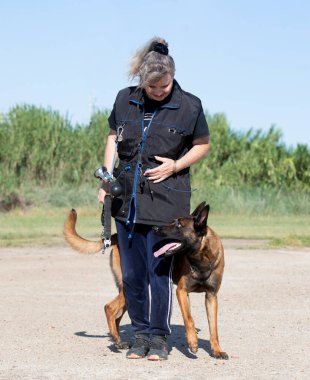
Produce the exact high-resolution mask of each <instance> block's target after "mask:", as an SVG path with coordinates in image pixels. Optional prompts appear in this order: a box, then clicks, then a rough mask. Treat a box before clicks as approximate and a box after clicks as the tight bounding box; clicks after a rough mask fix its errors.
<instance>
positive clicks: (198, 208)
mask: <svg viewBox="0 0 310 380" xmlns="http://www.w3.org/2000/svg"><path fill="white" fill-rule="evenodd" d="M205 204H206V202H201V203H200V205H198V206H197V207H196V208H195V210H194V211H193V212H192V216H197V215H199V213H200V211H201V210H202V209H203V208H204V207H205Z"/></svg>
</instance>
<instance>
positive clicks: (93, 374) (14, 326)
mask: <svg viewBox="0 0 310 380" xmlns="http://www.w3.org/2000/svg"><path fill="white" fill-rule="evenodd" d="M248 243H249V242H248ZM250 245H251V244H250ZM224 247H225V252H226V268H225V274H224V279H223V284H222V287H221V290H220V293H219V336H220V343H221V346H222V349H223V350H225V351H226V352H227V353H228V354H229V356H230V358H229V360H228V361H221V360H216V359H213V358H212V357H210V350H209V347H210V346H209V340H208V339H209V332H208V323H207V318H206V313H205V309H204V296H203V294H191V296H190V299H191V309H192V314H193V317H194V320H195V323H196V327H197V330H198V336H199V347H200V348H199V351H198V354H197V356H195V355H192V354H190V353H189V352H188V351H187V347H186V341H185V337H184V327H183V322H182V317H181V314H180V311H179V307H178V304H177V300H176V297H174V310H173V316H172V335H171V336H170V338H169V343H170V346H171V352H170V355H169V360H168V361H166V362H148V361H147V360H146V359H141V360H128V359H126V358H125V352H124V351H118V350H116V349H115V348H114V347H113V345H112V344H111V342H110V341H109V338H108V336H107V324H106V321H105V317H104V311H103V306H104V304H105V303H107V302H108V301H110V300H111V299H112V298H113V297H114V296H115V295H116V287H115V285H114V283H113V281H112V275H111V273H110V269H109V259H108V257H107V256H106V255H105V256H103V255H101V254H97V255H94V256H83V255H80V254H78V253H76V252H74V251H73V250H72V249H70V248H68V247H65V246H64V247H63V248H61V247H54V248H53V247H49V248H40V247H31V248H1V249H0V285H1V286H0V292H1V304H0V321H1V327H2V328H1V339H0V342H1V351H0V379H5V380H9V379H14V380H19V379H62V380H66V379H111V380H121V379H138V380H139V379H181V378H186V379H203V378H206V379H236V380H240V379H247V380H248V379H268V380H271V379H285V380H292V379H307V380H308V379H310V364H309V361H310V359H309V358H310V355H309V354H310V350H309V348H310V297H309V294H310V275H309V273H310V249H305V248H304V249H277V250H267V249H253V248H247V247H246V245H244V244H241V242H236V241H228V240H227V241H224ZM240 248H241V249H240ZM121 331H122V336H123V337H124V338H125V339H126V338H129V337H130V336H131V332H130V325H129V319H128V316H127V314H126V315H125V316H124V318H123V321H122V327H121Z"/></svg>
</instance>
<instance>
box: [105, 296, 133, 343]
mask: <svg viewBox="0 0 310 380" xmlns="http://www.w3.org/2000/svg"><path fill="white" fill-rule="evenodd" d="M104 311H105V314H106V318H107V322H108V326H109V331H110V336H111V338H112V340H113V342H114V343H115V345H116V347H117V348H120V349H127V348H129V344H128V342H122V341H121V338H120V335H119V324H120V322H121V319H122V317H123V315H124V314H125V312H126V304H125V296H124V293H123V290H121V291H120V293H119V294H118V296H117V297H115V298H114V299H113V300H112V301H111V302H109V303H107V304H106V305H105V307H104Z"/></svg>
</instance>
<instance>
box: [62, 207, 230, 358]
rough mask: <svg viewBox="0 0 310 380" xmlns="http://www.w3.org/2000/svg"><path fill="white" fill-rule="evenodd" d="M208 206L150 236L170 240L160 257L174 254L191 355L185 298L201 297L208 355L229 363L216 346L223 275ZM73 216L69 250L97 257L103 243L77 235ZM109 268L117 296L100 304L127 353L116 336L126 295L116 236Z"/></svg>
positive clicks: (192, 335)
mask: <svg viewBox="0 0 310 380" xmlns="http://www.w3.org/2000/svg"><path fill="white" fill-rule="evenodd" d="M208 214H209V205H205V202H203V203H201V204H200V205H199V206H198V207H197V208H196V209H195V211H194V212H193V213H192V214H191V215H190V216H187V217H183V218H178V219H176V220H175V221H174V222H173V223H171V224H169V225H166V226H162V227H154V231H155V232H156V233H157V234H159V235H161V236H163V237H165V238H167V239H169V241H170V243H169V244H167V245H165V246H164V247H163V248H161V249H160V250H159V251H157V252H155V253H154V254H155V255H156V256H159V255H166V256H167V255H175V258H174V266H173V276H172V277H173V282H174V284H176V285H177V290H176V293H177V298H178V302H179V305H180V309H181V312H182V316H183V319H184V325H185V331H186V338H187V343H188V347H189V349H190V351H191V352H193V353H196V352H197V350H198V339H197V332H196V329H195V324H194V321H193V318H192V316H191V313H190V309H189V299H188V294H189V293H191V292H197V293H202V292H204V293H205V305H206V311H207V316H208V321H209V331H210V344H211V350H212V354H213V356H214V357H215V358H218V359H228V355H227V354H226V352H223V351H222V350H221V348H220V345H219V340H218V332H217V305H218V303H217V292H218V290H219V288H220V285H221V281H222V276H223V271H224V249H223V246H222V243H221V240H220V238H219V237H218V235H217V234H216V233H215V232H214V231H213V230H212V229H211V228H210V227H208V226H207V219H208ZM76 218H77V215H76V212H75V210H72V211H71V212H70V214H69V216H68V218H67V220H66V222H65V226H64V236H65V239H66V240H67V242H68V243H69V245H70V246H71V247H72V248H73V249H75V250H77V251H79V252H81V253H88V254H91V253H96V252H98V251H100V250H101V249H102V241H101V240H100V241H97V242H92V241H89V240H86V239H84V238H82V237H81V236H79V235H78V234H77V232H76V230H75V224H76ZM111 240H112V248H113V250H112V251H111V256H110V265H111V269H112V273H113V275H114V278H115V281H116V284H117V286H118V289H119V294H118V296H117V297H115V298H114V299H113V300H112V301H111V302H109V303H108V304H106V305H105V313H106V318H107V322H108V326H109V330H110V335H111V337H112V339H113V341H114V342H115V344H116V345H117V347H118V348H127V347H128V344H127V343H126V342H122V341H121V338H120V336H119V324H120V321H121V318H122V316H123V315H124V313H125V312H126V304H125V296H124V292H123V284H122V271H121V261H120V254H119V248H118V244H117V235H116V234H115V235H113V236H112V238H111Z"/></svg>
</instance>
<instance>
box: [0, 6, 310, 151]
mask: <svg viewBox="0 0 310 380" xmlns="http://www.w3.org/2000/svg"><path fill="white" fill-rule="evenodd" d="M309 20H310V2H309V1H306V0H304V1H301V0H295V1H293V0H291V1H287V0H282V1H280V0H274V1H273V0H269V1H265V0H260V1H258V0H253V1H246V0H234V1H230V0H217V1H216V0H214V1H208V0H191V1H186V0H157V1H155V0H154V1H150V0H149V1H147V0H135V1H125V0H115V1H105V0H101V1H100V0H62V1H61V0H53V1H51V0H44V1H42V0H41V1H39V0H37V1H35V0H27V1H25V0H2V1H1V2H0V42H1V43H0V57H1V59H0V73H1V74H0V112H2V113H6V112H8V110H9V109H10V108H11V107H13V106H14V105H16V104H21V103H27V104H34V105H37V106H43V107H50V108H52V109H54V110H58V111H60V112H61V114H63V115H67V116H68V117H69V119H70V120H71V121H72V122H73V123H75V122H80V123H87V122H88V121H89V118H90V114H91V111H92V109H94V107H96V108H100V109H102V108H108V109H111V107H112V105H113V102H114V98H115V96H116V94H117V92H118V90H119V89H121V88H123V87H126V86H128V85H130V84H132V83H130V82H129V81H128V78H127V70H128V61H129V58H130V57H131V56H132V54H133V53H134V52H135V50H136V49H137V48H139V47H140V46H141V45H143V44H144V43H145V42H146V41H147V40H148V39H149V38H152V37H153V36H156V35H158V36H162V37H164V38H165V39H166V40H167V41H168V42H169V45H170V53H171V55H172V56H173V57H174V59H175V62H176V79H177V80H178V82H179V83H180V84H181V86H182V87H183V88H184V89H185V90H186V91H189V92H192V93H193V94H195V95H197V96H198V97H200V99H201V100H202V102H203V107H204V108H205V109H206V110H208V112H210V113H211V114H213V113H216V112H223V113H225V114H226V117H227V119H228V121H229V124H230V126H231V127H232V128H233V129H235V130H241V131H246V130H248V129H250V128H254V129H262V130H268V129H269V128H270V126H271V125H276V127H278V128H279V129H281V130H282V132H283V141H284V142H285V143H286V144H287V145H293V146H294V145H296V144H297V143H306V144H308V145H309V146H310V132H309V131H310V128H309V127H310V126H309V109H310V49H309V41H310V22H309ZM211 138H212V136H211Z"/></svg>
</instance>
